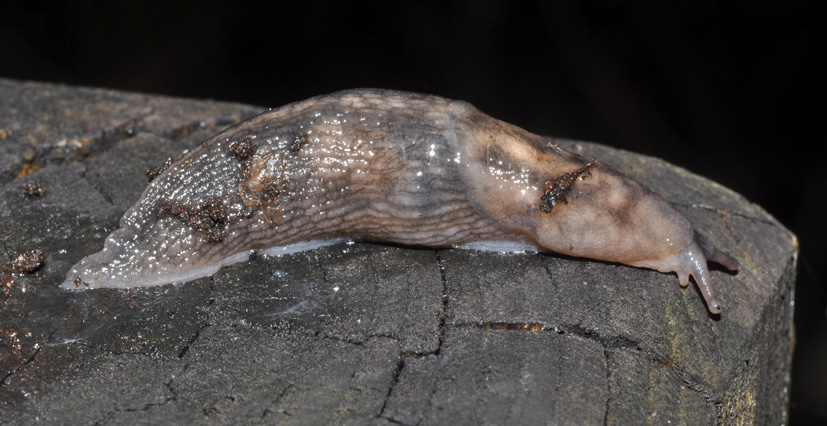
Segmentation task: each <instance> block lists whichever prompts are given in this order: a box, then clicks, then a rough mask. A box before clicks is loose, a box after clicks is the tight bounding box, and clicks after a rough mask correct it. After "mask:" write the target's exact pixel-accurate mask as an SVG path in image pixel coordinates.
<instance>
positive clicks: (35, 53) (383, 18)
mask: <svg viewBox="0 0 827 426" xmlns="http://www.w3.org/2000/svg"><path fill="white" fill-rule="evenodd" d="M227 3H229V2H219V1H204V2H198V3H195V2H180V1H167V2H163V3H162V4H160V3H159V4H157V5H156V4H153V5H148V4H144V2H131V1H105V2H89V1H66V2H63V3H55V4H52V5H51V6H48V7H46V6H43V5H39V6H38V5H35V4H34V2H22V1H20V2H3V3H2V5H0V18H1V19H0V76H2V77H7V78H15V79H21V80H37V81H49V82H62V83H68V84H73V85H84V86H95V87H109V88H114V89H122V90H129V91H140V92H151V93H159V94H166V95H174V96H182V97H194V98H212V99H219V100H227V101H236V102H242V103H251V104H257V105H262V106H272V107H275V106H280V105H283V104H285V103H288V102H292V101H297V100H301V99H305V98H308V97H310V96H315V95H319V94H324V93H329V92H332V91H336V90H340V89H349V88H357V87H381V88H392V89H402V90H409V91H417V92H426V93H433V94H438V95H442V96H446V97H449V98H455V99H463V100H467V101H469V102H471V103H473V104H474V105H476V106H477V107H478V108H480V109H481V110H483V111H485V112H487V113H488V114H490V115H492V116H494V117H497V118H500V119H502V120H505V121H508V122H511V123H514V124H517V125H519V126H521V127H523V128H526V129H528V130H530V131H532V132H534V133H539V134H546V135H553V136H558V137H565V138H572V139H581V140H588V141H594V142H600V143H603V144H607V145H612V146H615V147H619V148H623V149H628V150H632V151H636V152H640V153H645V154H648V155H653V156H657V157H661V158H664V159H666V160H667V161H669V162H671V163H674V164H677V165H680V166H683V167H685V168H687V169H689V170H691V171H693V172H695V173H698V174H701V175H704V176H707V177H709V178H711V179H713V180H716V181H718V182H719V183H721V184H723V185H725V186H727V187H730V188H732V189H734V190H736V191H737V192H740V193H741V194H743V195H744V196H746V197H747V198H748V199H749V200H751V201H753V202H755V203H757V204H759V205H761V206H762V207H764V208H765V209H766V210H768V211H769V212H770V213H771V214H773V215H774V216H775V217H776V218H778V219H779V220H780V221H781V222H782V223H783V224H784V225H785V226H787V227H789V228H790V229H791V230H792V231H793V232H795V233H796V234H797V235H798V237H799V241H800V247H801V255H800V257H799V269H798V281H797V288H796V307H795V315H796V317H795V322H796V333H797V342H798V343H797V346H796V353H795V362H794V368H793V382H792V383H793V388H792V390H791V391H792V406H791V419H790V420H791V424H799V425H800V424H809V423H819V422H821V423H827V410H825V407H827V368H825V366H824V364H825V362H827V295H826V294H825V272H826V271H825V269H826V268H825V264H827V262H825V255H827V253H825V251H826V250H825V245H824V244H823V242H824V240H825V238H827V232H825V214H824V212H825V207H827V206H825V203H827V197H825V189H824V185H825V174H824V173H823V172H822V169H821V168H822V167H825V166H824V161H825V154H826V152H825V151H826V150H825V142H827V139H825V136H827V134H826V133H827V132H825V127H824V117H825V109H824V107H823V105H824V102H823V99H824V91H823V88H822V84H821V82H822V81H823V80H824V79H825V78H827V74H826V73H825V72H824V71H825V70H824V68H823V67H822V66H821V62H822V61H823V60H824V58H825V50H824V47H823V46H824V45H823V44H822V43H820V42H817V41H819V40H820V39H822V38H825V34H824V32H825V31H824V18H825V15H824V13H822V10H817V9H816V8H814V7H812V6H811V5H809V4H807V3H801V2H799V3H797V2H782V1H735V2H726V3H725V2H713V1H691V2H659V1H657V2H656V1H653V2H638V1H623V0H615V1H605V2H597V1H586V2H554V3H551V2H549V3H545V2H491V1H464V2H463V1H456V2H439V3H397V2H383V3H378V2H376V3H373V2H333V1H331V2H318V1H312V2H310V1H305V2H292V3H287V4H276V3H272V4H269V5H267V6H263V7H262V6H255V7H253V6H243V5H241V6H240V5H235V6H232V5H229V4H227ZM724 320H725V319H724Z"/></svg>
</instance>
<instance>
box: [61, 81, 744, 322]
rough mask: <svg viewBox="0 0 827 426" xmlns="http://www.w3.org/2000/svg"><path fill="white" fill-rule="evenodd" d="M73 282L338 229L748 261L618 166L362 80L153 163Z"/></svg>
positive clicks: (280, 244) (669, 265)
mask: <svg viewBox="0 0 827 426" xmlns="http://www.w3.org/2000/svg"><path fill="white" fill-rule="evenodd" d="M152 177H153V179H152V181H151V182H150V184H149V186H148V187H147V189H146V190H145V191H144V193H143V195H142V196H141V198H140V199H139V200H138V202H137V203H136V204H135V205H134V206H133V207H131V208H130V209H129V210H128V211H127V212H126V213H125V215H124V217H123V218H122V219H121V222H120V229H119V230H117V231H115V232H114V233H112V234H111V235H110V236H109V237H108V238H107V239H106V242H105V243H104V249H103V251H101V252H99V253H97V254H94V255H91V256H88V257H86V258H84V259H83V260H81V261H80V262H79V263H78V264H77V265H75V266H74V267H72V269H71V270H70V272H69V273H68V275H67V280H66V282H64V283H63V285H62V286H63V287H65V288H79V289H85V288H99V287H137V286H152V285H160V284H166V283H171V282H182V281H188V280H192V279H195V278H199V277H204V276H209V275H212V274H213V273H215V272H216V271H218V269H219V268H221V267H222V266H224V265H228V264H231V263H235V262H240V261H244V260H246V259H247V258H248V256H249V253H250V251H252V250H255V251H260V252H263V253H271V254H281V253H289V252H293V251H299V250H306V249H309V248H313V247H318V246H320V245H324V244H331V243H334V242H338V241H342V240H367V241H378V242H393V243H400V244H406V245H416V246H429V247H471V248H477V249H485V250H501V251H513V250H534V251H538V250H539V251H551V252H557V253H565V254H567V255H573V256H581V257H588V258H594V259H601V260H607V261H613V262H620V263H625V264H628V265H633V266H639V267H646V268H652V269H656V270H658V271H661V272H676V273H677V274H678V277H679V279H680V282H681V284H682V285H686V284H688V282H689V278H688V277H689V275H692V276H693V277H694V278H695V281H696V283H697V284H698V286H699V288H700V289H701V292H702V294H703V296H704V298H705V300H706V302H707V305H708V307H709V310H710V311H711V312H713V313H718V312H720V310H721V304H720V302H719V301H718V299H717V298H716V297H715V294H714V292H713V290H712V286H711V282H710V279H709V272H708V271H707V265H706V261H707V259H709V260H713V261H716V262H719V263H721V264H723V265H724V266H726V267H728V268H730V269H735V268H737V266H738V262H737V261H736V260H735V259H734V258H732V257H731V256H729V255H726V254H724V253H723V252H720V251H718V250H717V249H715V247H714V246H712V245H711V244H710V243H709V242H708V241H707V240H706V239H704V238H703V237H701V236H700V235H698V234H696V232H695V230H694V228H693V226H692V223H691V222H690V221H689V219H687V218H686V217H685V216H684V215H683V214H681V213H680V212H678V211H677V210H676V209H675V208H674V207H673V206H672V205H671V204H669V203H668V202H667V201H665V200H663V199H662V198H661V197H659V196H657V195H656V194H654V193H652V192H651V191H649V190H648V189H646V188H644V187H643V186H641V185H640V184H638V183H636V182H634V181H633V180H631V179H629V178H628V177H626V176H624V175H622V174H621V173H619V172H618V171H617V170H615V169H613V168H612V167H610V166H608V165H607V164H605V163H603V162H601V161H597V160H596V159H589V158H584V157H581V156H579V155H577V154H574V153H571V152H567V151H565V150H562V149H560V148H559V147H558V146H557V145H555V144H553V143H551V142H550V141H549V140H548V139H546V138H544V137H541V136H537V135H534V134H531V133H529V132H526V131H525V130H522V129H520V128H518V127H516V126H513V125H510V124H507V123H504V122H502V121H499V120H496V119H494V118H491V117H489V116H487V115H485V114H483V113H482V112H480V111H479V110H477V109H476V108H474V107H473V106H471V105H469V104H467V103H465V102H458V101H451V100H448V99H444V98H440V97H436V96H427V95H419V94H412V93H404V92H394V91H383V90H371V89H363V90H353V91H345V92H339V93H334V94H331V95H327V96H320V97H316V98H312V99H309V100H307V101H303V102H298V103H294V104H290V105H287V106H284V107H282V108H279V109H276V110H273V111H269V112H266V113H264V114H262V115H259V116H257V117H254V118H252V119H250V120H248V121H246V122H243V123H240V124H239V125H236V126H234V127H231V128H229V129H227V130H225V131H223V132H222V133H220V134H218V135H216V136H214V137H212V138H210V139H208V140H206V141H205V142H204V143H203V144H202V145H201V146H200V147H199V148H197V149H195V150H193V151H191V152H189V153H188V154H186V155H185V156H184V157H182V158H180V159H179V160H178V161H175V162H173V163H171V164H166V168H165V169H164V168H159V169H157V170H155V171H153V173H152Z"/></svg>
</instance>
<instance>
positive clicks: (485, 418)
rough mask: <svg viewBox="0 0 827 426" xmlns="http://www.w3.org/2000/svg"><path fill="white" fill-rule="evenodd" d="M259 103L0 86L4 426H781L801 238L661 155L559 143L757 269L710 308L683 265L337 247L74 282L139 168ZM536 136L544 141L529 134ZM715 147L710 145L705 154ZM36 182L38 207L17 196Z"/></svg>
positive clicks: (724, 287) (721, 278)
mask: <svg viewBox="0 0 827 426" xmlns="http://www.w3.org/2000/svg"><path fill="white" fill-rule="evenodd" d="M262 110H264V109H263V108H257V107H251V106H245V105H237V104H229V103H217V102H208V101H193V100H182V99H173V98H166V97H161V96H154V95H143V94H128V93H121V92H115V91H108V90H98V89H85V88H74V87H66V86H60V85H51V84H40V83H21V82H16V81H10V80H0V158H1V159H0V184H2V185H3V186H2V195H0V254H1V255H2V257H0V263H6V262H11V261H12V260H13V259H14V258H15V257H16V256H17V255H18V253H21V252H24V251H26V250H30V249H33V248H38V249H41V250H42V251H43V253H44V254H45V258H46V262H45V266H44V267H43V268H42V269H40V270H38V271H36V272H34V273H27V274H17V275H20V276H17V275H15V276H14V277H11V276H7V277H6V278H4V279H5V281H4V284H5V285H6V286H5V287H4V289H6V291H8V293H7V294H4V295H0V339H2V344H0V379H1V380H2V382H0V418H2V419H3V420H4V421H9V422H10V423H13V424H14V423H19V424H22V423H30V422H32V419H39V420H40V421H45V422H61V423H95V422H104V423H115V424H126V423H134V422H136V421H141V422H151V423H242V424H243V423H276V422H284V423H295V424H330V423H355V424H364V423H371V424H383V423H400V424H420V423H422V424H450V423H457V424H469V423H471V424H570V423H571V424H595V423H606V424H642V423H652V424H667V423H668V422H672V423H673V424H719V423H720V424H748V423H758V424H778V423H784V422H785V420H786V413H787V404H788V397H787V387H788V385H789V373H790V363H791V348H792V341H793V336H792V309H791V305H792V288H793V283H794V280H795V263H796V256H797V244H796V239H795V236H794V235H793V234H792V233H790V232H789V231H788V230H786V229H785V228H784V227H783V226H782V225H780V224H779V223H778V222H777V221H776V220H775V219H774V218H772V217H771V216H770V215H768V214H767V213H766V212H764V211H763V210H762V209H761V208H760V207H758V206H755V205H752V204H750V203H749V202H748V201H747V200H745V199H744V198H743V197H741V196H739V195H738V194H736V193H734V192H732V191H730V190H728V189H726V188H723V187H721V186H719V185H717V184H715V183H714V182H710V181H708V180H706V179H704V178H702V177H699V176H696V175H693V174H691V173H690V172H688V171H686V170H683V169H681V168H678V167H675V166H673V165H670V164H668V163H665V162H663V161H662V160H659V159H656V158H652V157H647V156H643V155H639V154H633V153H630V152H625V151H619V150H615V149H612V148H609V147H605V146H601V145H596V144H591V143H583V142H574V141H562V140H561V141H557V142H559V143H560V145H561V146H563V147H564V148H566V149H569V150H573V151H575V152H579V153H582V154H584V155H588V156H594V157H597V158H600V160H601V161H604V162H606V163H609V164H611V165H612V166H614V167H616V168H618V169H620V170H621V171H623V172H624V173H626V174H628V175H629V176H631V177H633V178H634V179H636V180H638V181H639V182H641V183H643V184H645V185H647V186H648V187H650V188H651V189H652V190H654V191H655V192H657V193H659V194H661V195H662V196H663V197H664V198H666V199H667V200H669V201H671V202H672V203H674V204H675V205H676V206H677V207H678V208H679V209H680V210H682V211H683V212H684V213H686V214H687V215H688V216H689V217H690V218H691V219H692V220H693V222H694V223H695V225H696V228H697V229H698V230H699V231H700V232H702V233H703V234H705V235H706V236H707V237H708V238H709V240H710V241H712V242H713V243H714V244H715V245H717V246H718V247H720V248H723V249H724V250H726V251H728V252H729V253H731V254H733V255H734V256H735V257H736V258H737V259H738V260H739V261H740V262H741V264H742V269H741V270H740V271H739V272H738V273H729V272H726V271H725V270H723V269H713V271H712V279H713V281H714V284H715V286H716V288H717V290H718V294H719V297H720V299H721V301H722V302H723V304H724V312H723V313H722V314H721V315H720V316H719V317H715V316H711V315H710V314H708V312H707V310H706V307H705V305H704V302H703V300H702V298H701V295H700V293H699V292H698V290H697V289H696V288H695V287H694V286H691V287H688V288H686V289H682V288H680V287H679V286H678V281H677V277H676V276H675V275H674V274H661V273H658V272H654V271H651V270H645V269H637V268H632V267H627V266H623V265H618V264H611V263H604V262H596V261H590V260H584V259H575V258H566V257H560V256H555V255H545V254H509V255H501V254H493V253H483V252H474V251H463V250H425V249H410V248H403V247H392V246H382V245H373V244H342V245H336V246H330V247H326V248H322V249H318V250H313V251H308V252H303V253H297V254H293V255H289V256H284V257H265V256H260V257H258V258H256V259H254V260H252V261H250V262H247V263H243V264H238V265H234V266H232V267H228V268H224V269H222V270H221V271H220V272H219V273H217V274H216V275H215V276H213V277H211V278H205V279H200V280H197V281H194V282H190V283H186V284H182V285H170V286H162V287H155V288H149V289H138V290H133V291H126V290H95V291H86V292H80V293H75V292H67V291H63V290H60V289H59V288H58V287H57V286H58V284H59V283H60V282H62V280H63V276H64V275H65V274H66V272H67V271H68V269H69V267H70V266H71V265H72V264H74V263H75V262H76V261H78V260H79V259H80V258H81V257H83V256H85V255H87V254H90V253H92V252H96V251H98V250H100V248H101V246H102V243H103V239H104V238H105V237H106V236H107V235H108V234H109V233H110V232H111V231H113V230H114V229H116V228H117V223H118V219H119V218H120V216H121V215H122V214H123V212H124V211H125V210H126V209H127V208H128V207H129V206H131V205H132V204H133V203H134V202H135V200H137V198H138V197H139V196H140V193H141V192H142V191H143V188H144V187H145V186H146V177H145V171H146V169H148V168H150V167H155V166H157V165H160V164H161V163H162V162H163V161H164V159H165V158H166V157H167V156H169V155H171V156H174V157H176V158H177V157H179V156H180V155H181V153H182V151H183V150H184V149H187V148H189V147H193V146H196V145H197V144H198V143H199V142H200V141H201V140H203V139H204V138H206V137H208V136H210V135H212V134H215V133H216V132H218V131H219V130H220V129H221V128H223V127H225V126H227V125H229V124H233V123H236V122H238V121H240V120H242V119H243V118H246V117H249V116H252V115H254V114H256V113H258V112H259V111H262ZM529 130H531V129H529ZM710 155H714V154H710ZM38 180H39V181H40V185H41V187H42V188H43V191H44V192H43V194H42V195H30V194H26V193H24V191H23V190H22V187H23V185H24V184H25V183H27V182H34V181H38Z"/></svg>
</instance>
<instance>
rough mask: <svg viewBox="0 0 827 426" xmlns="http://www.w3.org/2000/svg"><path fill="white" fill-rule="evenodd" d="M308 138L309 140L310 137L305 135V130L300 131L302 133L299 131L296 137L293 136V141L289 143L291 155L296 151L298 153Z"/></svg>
mask: <svg viewBox="0 0 827 426" xmlns="http://www.w3.org/2000/svg"><path fill="white" fill-rule="evenodd" d="M309 140H310V137H309V136H308V135H307V133H306V132H302V133H300V134H299V135H298V136H296V138H295V139H293V143H292V144H290V152H291V153H292V154H293V155H296V154H298V153H299V151H301V149H302V148H303V147H304V146H305V145H307V142H308V141H309Z"/></svg>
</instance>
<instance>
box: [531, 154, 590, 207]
mask: <svg viewBox="0 0 827 426" xmlns="http://www.w3.org/2000/svg"><path fill="white" fill-rule="evenodd" d="M595 163H597V160H592V161H590V162H589V163H588V164H586V165H585V166H583V167H581V168H579V169H577V170H572V171H570V172H565V173H563V174H561V175H560V176H557V177H556V178H554V179H549V180H547V181H546V184H545V186H544V187H543V195H542V196H541V197H540V205H539V206H538V207H539V208H540V210H541V211H542V212H543V213H551V209H553V208H554V206H555V205H557V203H558V202H560V201H562V202H564V203H568V200H567V199H566V194H568V193H569V191H571V186H572V185H573V184H574V181H575V180H577V178H578V177H580V176H588V174H587V173H588V170H589V168H590V167H591V166H593V165H595Z"/></svg>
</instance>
